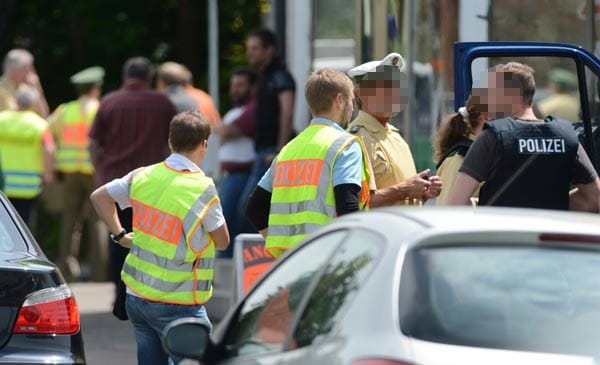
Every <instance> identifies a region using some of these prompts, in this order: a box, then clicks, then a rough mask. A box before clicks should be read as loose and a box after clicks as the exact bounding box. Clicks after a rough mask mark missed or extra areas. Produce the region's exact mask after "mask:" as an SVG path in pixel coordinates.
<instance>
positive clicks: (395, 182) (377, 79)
mask: <svg viewBox="0 0 600 365" xmlns="http://www.w3.org/2000/svg"><path fill="white" fill-rule="evenodd" d="M402 65H403V60H402V56H400V55H399V54H398V53H390V54H389V55H387V56H386V57H385V58H384V59H383V60H382V61H372V62H367V63H365V64H362V65H360V66H357V67H355V68H353V69H351V70H350V71H348V75H349V76H351V77H352V78H353V79H354V82H355V85H356V87H355V94H356V99H357V100H358V102H359V106H360V109H361V110H360V112H359V113H358V116H357V117H356V119H355V120H354V121H353V122H352V123H351V124H350V129H349V131H350V133H352V134H357V135H360V136H361V137H362V139H363V141H364V143H365V147H366V150H367V154H368V157H369V160H370V162H371V167H372V171H371V174H370V175H371V177H372V178H371V184H370V188H371V207H378V206H388V205H412V204H422V203H423V202H424V201H425V200H427V199H431V198H435V197H437V196H438V195H439V193H440V190H441V188H442V181H441V179H440V178H439V176H429V170H425V171H422V172H420V173H418V174H417V171H416V168H415V163H414V161H413V157H412V153H411V152H410V147H409V146H408V144H407V143H406V141H404V139H403V138H402V136H400V133H399V131H398V129H396V128H395V127H394V126H393V125H391V124H390V123H388V121H389V119H390V118H391V117H392V116H393V115H394V114H396V113H399V112H401V111H402V109H403V108H404V106H405V105H406V97H403V96H402V95H401V86H403V87H405V88H406V85H401V82H406V81H405V80H406V79H405V78H403V74H402V72H401V71H400V69H401V67H402Z"/></svg>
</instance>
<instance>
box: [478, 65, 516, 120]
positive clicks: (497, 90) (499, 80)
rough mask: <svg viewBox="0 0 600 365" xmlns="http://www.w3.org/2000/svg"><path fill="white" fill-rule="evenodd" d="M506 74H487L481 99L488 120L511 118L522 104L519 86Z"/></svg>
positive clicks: (495, 72)
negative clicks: (483, 102)
mask: <svg viewBox="0 0 600 365" xmlns="http://www.w3.org/2000/svg"><path fill="white" fill-rule="evenodd" d="M509 76H510V75H509V74H508V73H506V72H500V71H495V70H494V71H490V72H488V79H487V91H486V95H485V97H484V98H483V100H484V101H485V104H487V106H488V114H489V118H490V119H497V118H504V117H508V116H512V115H513V114H514V113H515V112H516V111H517V110H519V108H521V106H522V104H523V96H522V94H521V89H520V87H519V85H518V84H517V83H516V82H515V81H514V80H511V79H510V77H509Z"/></svg>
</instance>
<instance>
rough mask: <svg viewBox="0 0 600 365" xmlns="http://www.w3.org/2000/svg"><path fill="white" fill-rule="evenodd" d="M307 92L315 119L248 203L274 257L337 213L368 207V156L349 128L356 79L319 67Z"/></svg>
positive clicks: (249, 212)
mask: <svg viewBox="0 0 600 365" xmlns="http://www.w3.org/2000/svg"><path fill="white" fill-rule="evenodd" d="M305 97H306V101H307V103H308V107H309V108H310V111H311V114H312V115H313V119H312V121H311V122H310V125H309V126H308V127H306V129H304V131H302V132H301V133H300V134H299V135H298V136H296V137H295V138H294V139H292V140H291V141H290V142H288V144H286V145H285V146H284V147H283V148H282V149H281V152H280V153H279V155H278V156H277V157H276V158H275V159H274V160H273V163H272V164H271V167H270V168H269V169H268V170H267V172H266V173H265V175H264V176H263V177H262V179H261V180H260V181H259V183H258V186H257V187H256V188H255V190H254V192H253V193H252V195H251V196H250V199H249V200H248V205H247V209H246V215H247V216H248V218H249V220H250V222H252V223H253V224H254V225H255V227H256V228H257V229H258V230H259V231H260V232H261V234H263V236H266V241H265V250H266V252H267V253H269V254H270V255H271V256H273V257H279V256H281V255H282V254H283V252H284V251H286V250H288V249H290V248H292V247H293V246H295V245H296V244H297V243H298V242H299V241H300V240H302V238H304V237H305V236H306V235H308V234H310V233H312V232H313V231H315V230H316V229H318V228H319V227H321V226H323V225H325V224H327V223H328V222H330V221H332V220H333V219H334V218H335V217H337V216H339V215H343V214H347V213H351V212H355V211H358V210H361V209H366V208H367V207H368V202H369V188H368V181H369V175H368V169H369V167H368V162H367V160H366V157H365V156H364V152H363V148H362V146H361V143H360V141H359V139H358V138H356V137H354V136H352V135H351V134H349V133H347V132H346V131H345V130H344V128H346V127H347V126H348V122H349V121H350V118H351V116H352V102H353V99H354V97H353V86H352V81H351V80H350V79H349V78H348V77H347V76H346V75H344V74H343V73H341V72H339V71H334V70H331V69H322V70H318V71H315V72H314V73H313V74H312V75H311V76H310V77H309V79H308V81H307V82H306V87H305Z"/></svg>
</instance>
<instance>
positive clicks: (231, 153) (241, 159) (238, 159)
mask: <svg viewBox="0 0 600 365" xmlns="http://www.w3.org/2000/svg"><path fill="white" fill-rule="evenodd" d="M245 110H246V106H245V105H242V106H238V107H235V108H233V109H231V110H230V111H228V112H227V113H226V114H225V115H224V116H223V119H222V122H223V123H225V124H231V123H233V122H234V121H235V120H236V119H238V118H239V117H240V116H241V115H242V113H243V112H244V111H245ZM255 157H256V152H255V151H254V140H253V139H252V138H250V137H248V136H241V137H239V138H236V139H234V140H230V141H227V142H225V143H223V144H222V145H221V147H220V148H219V162H234V163H242V164H244V163H249V162H253V161H254V159H255Z"/></svg>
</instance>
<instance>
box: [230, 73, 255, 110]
mask: <svg viewBox="0 0 600 365" xmlns="http://www.w3.org/2000/svg"><path fill="white" fill-rule="evenodd" d="M250 89H251V86H250V82H249V81H248V77H247V76H246V75H233V76H232V77H231V82H230V83H229V95H230V96H231V101H232V102H233V104H235V105H241V104H244V103H245V102H246V101H248V99H249V98H250Z"/></svg>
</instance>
